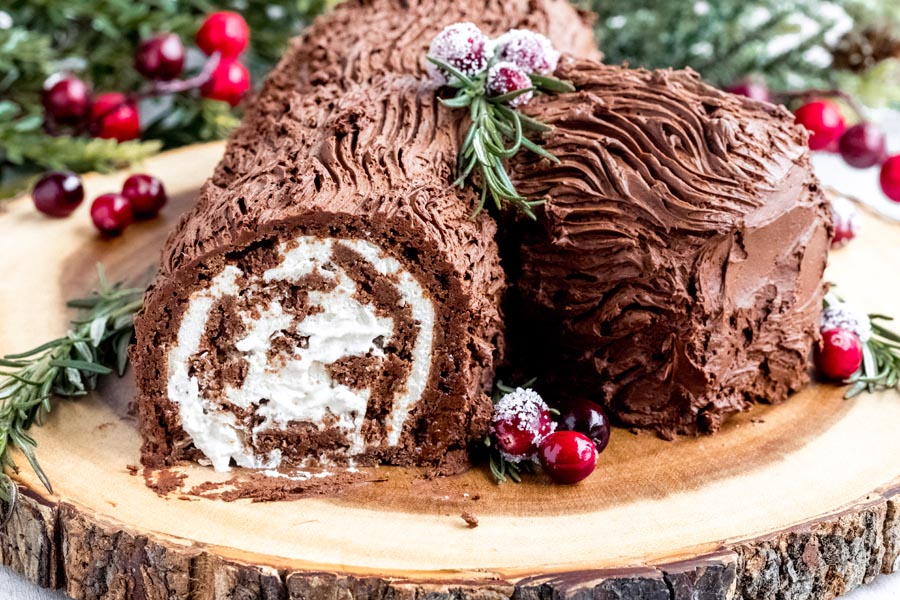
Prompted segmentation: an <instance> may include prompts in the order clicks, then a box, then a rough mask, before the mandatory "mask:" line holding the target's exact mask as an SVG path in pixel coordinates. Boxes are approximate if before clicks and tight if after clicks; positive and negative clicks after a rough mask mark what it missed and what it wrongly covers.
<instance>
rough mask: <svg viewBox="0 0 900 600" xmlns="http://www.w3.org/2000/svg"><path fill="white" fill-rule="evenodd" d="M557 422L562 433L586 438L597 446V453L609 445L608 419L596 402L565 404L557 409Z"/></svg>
mask: <svg viewBox="0 0 900 600" xmlns="http://www.w3.org/2000/svg"><path fill="white" fill-rule="evenodd" d="M557 422H558V423H559V429H560V430H562V431H577V432H578V433H583V434H584V435H586V436H588V437H589V438H590V439H591V440H592V441H593V442H594V445H595V446H597V452H598V453H599V452H603V450H604V449H606V446H607V444H609V435H610V429H609V419H608V418H607V417H606V411H604V410H603V407H602V406H600V405H599V404H597V403H596V402H591V401H590V400H584V399H579V400H570V401H568V402H566V403H565V404H563V405H562V406H561V407H560V409H559V419H558V420H557Z"/></svg>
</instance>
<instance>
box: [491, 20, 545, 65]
mask: <svg viewBox="0 0 900 600" xmlns="http://www.w3.org/2000/svg"><path fill="white" fill-rule="evenodd" d="M494 54H495V56H496V57H497V58H498V59H499V60H501V61H507V62H511V63H513V64H516V65H518V66H520V67H522V68H523V69H525V71H526V72H527V73H538V74H540V75H552V74H553V72H554V71H556V66H557V65H558V64H559V51H558V50H556V48H554V47H553V43H552V42H551V41H550V40H549V39H547V37H546V36H544V35H541V34H540V33H535V32H534V31H530V30H528V29H511V30H510V31H508V32H507V33H504V34H503V35H501V36H500V37H499V38H498V39H497V42H496V45H495V49H494Z"/></svg>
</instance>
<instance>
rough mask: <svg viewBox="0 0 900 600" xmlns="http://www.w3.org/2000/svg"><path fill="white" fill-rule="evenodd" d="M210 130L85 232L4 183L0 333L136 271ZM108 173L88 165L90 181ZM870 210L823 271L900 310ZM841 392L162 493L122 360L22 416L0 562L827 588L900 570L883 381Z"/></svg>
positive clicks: (55, 576) (212, 578)
mask: <svg viewBox="0 0 900 600" xmlns="http://www.w3.org/2000/svg"><path fill="white" fill-rule="evenodd" d="M221 152H222V145H220V144H210V145H204V146H197V147H193V148H189V149H182V150H178V151H175V152H171V153H167V154H163V155H160V156H158V157H156V158H153V159H151V160H149V161H148V162H147V163H146V164H145V165H143V166H142V167H141V169H140V170H142V171H147V172H150V173H153V174H155V175H158V176H160V177H161V178H162V179H163V180H164V181H165V183H166V185H167V187H168V189H169V192H170V196H172V201H171V204H170V205H169V206H168V207H167V208H166V209H165V211H164V216H163V218H161V219H158V220H154V221H150V222H145V223H140V224H138V225H136V226H134V227H133V228H131V229H129V230H128V231H127V232H126V233H125V235H124V236H122V237H121V238H119V239H115V240H112V241H104V240H100V239H99V238H97V237H96V236H95V234H94V231H93V228H92V226H91V224H90V218H89V216H88V207H87V204H88V203H87V202H86V203H85V206H83V207H82V208H80V209H79V210H78V211H77V212H76V213H75V214H74V215H73V216H72V217H71V218H69V219H63V220H51V219H46V218H44V217H42V216H40V215H39V214H38V213H37V212H36V211H35V210H34V209H33V207H32V206H31V204H30V200H29V199H27V198H24V199H20V200H16V201H13V202H11V203H7V204H6V205H2V206H3V207H2V208H0V211H2V212H0V256H3V257H4V259H3V262H2V263H0V265H2V266H0V290H2V293H0V315H2V323H0V353H9V352H15V351H21V350H24V349H27V348H30V347H32V346H34V345H36V344H37V343H40V342H42V341H45V340H46V339H49V338H50V337H52V336H56V335H59V334H61V333H63V332H64V331H65V328H66V321H67V319H68V318H69V316H71V315H66V314H65V312H64V311H63V310H62V309H61V307H62V306H63V304H64V302H65V300H66V299H68V298H70V297H73V296H78V295H82V294H83V293H85V292H86V291H88V290H90V289H92V288H93V287H94V286H95V284H96V279H95V276H94V268H95V263H96V262H98V261H100V262H102V263H103V264H104V265H105V266H106V268H107V271H108V272H109V275H110V278H131V279H140V278H141V277H145V276H146V275H145V274H146V273H147V272H148V269H150V268H152V267H153V265H154V264H155V263H156V260H157V253H158V250H159V248H160V247H161V245H162V243H163V241H164V239H165V237H166V235H167V232H168V230H169V229H170V228H171V227H172V225H173V224H174V222H175V220H176V219H177V217H178V214H179V212H180V211H181V210H183V209H184V208H185V207H187V206H188V205H189V204H190V203H191V202H192V200H193V198H194V196H195V194H196V191H197V190H198V189H199V187H200V185H202V183H203V181H204V180H205V179H206V177H207V176H208V175H209V174H210V172H211V171H212V168H213V166H214V165H215V163H216V162H217V161H218V159H219V157H220V156H221ZM125 176H126V174H122V173H120V174H114V175H108V176H99V175H92V176H89V177H87V178H86V180H85V184H86V188H87V192H88V195H89V197H93V196H95V195H97V194H99V193H103V192H107V191H115V190H117V189H118V188H119V186H120V185H121V182H122V181H123V180H124V178H125ZM863 226H864V233H863V235H862V236H861V237H860V238H859V239H857V240H856V241H854V242H853V243H852V244H851V245H850V246H849V247H848V248H846V249H843V250H839V251H837V252H835V253H833V255H832V259H831V265H830V266H829V271H828V277H829V279H830V280H832V281H835V282H836V283H837V284H838V286H839V288H838V289H839V291H840V293H841V295H842V296H844V297H845V298H846V299H848V300H852V301H854V302H858V303H859V304H860V305H861V306H863V307H865V308H866V310H868V311H873V312H874V311H879V312H885V313H888V314H892V313H893V314H900V310H898V305H897V298H898V294H900V282H898V280H897V277H896V273H897V272H898V267H900V252H898V250H900V226H897V225H894V224H888V223H886V222H884V221H880V220H877V219H876V218H874V217H871V216H868V215H866V216H865V218H864V223H863ZM842 393H843V390H842V389H840V388H837V387H834V386H828V385H814V386H811V387H809V388H808V389H806V390H804V391H803V392H802V393H800V394H797V395H796V396H795V397H794V398H792V399H791V400H790V401H789V402H787V403H786V404H783V405H780V406H774V407H772V406H760V407H757V408H755V409H754V410H752V411H750V412H748V413H745V414H742V415H740V416H738V417H737V418H735V419H733V420H732V421H731V422H729V423H728V425H727V426H726V427H725V428H724V429H723V430H722V431H721V432H720V433H719V434H717V435H715V436H707V437H700V438H696V439H680V440H678V441H675V442H666V441H663V440H660V439H657V438H656V437H653V436H651V435H634V434H632V433H630V432H628V431H625V430H621V429H616V430H614V431H613V436H612V441H611V443H610V447H609V449H608V450H607V451H606V452H605V453H604V454H603V455H601V458H600V462H599V465H598V470H597V472H596V473H595V474H594V476H592V477H591V478H589V479H588V480H587V481H586V482H584V483H583V484H580V485H577V486H571V487H563V486H556V485H552V484H550V483H549V481H548V480H546V479H545V478H543V477H542V476H535V477H532V478H529V479H528V480H527V481H526V482H525V483H523V484H521V485H514V484H506V485H502V486H497V485H495V484H494V483H493V482H492V481H491V479H490V478H489V475H488V474H487V471H486V469H483V468H476V469H473V470H471V471H469V472H468V473H465V474H463V475H460V476H456V477H451V478H444V479H438V480H426V479H423V478H421V477H420V476H419V475H418V474H417V473H415V472H412V471H409V470H403V469H397V468H381V469H377V470H376V471H374V472H372V473H370V474H369V477H368V480H367V482H365V483H362V484H359V485H356V486H354V487H352V488H351V489H349V490H347V491H346V492H345V493H343V494H341V495H340V496H337V497H319V498H307V499H302V500H295V501H289V502H288V501H285V502H268V503H253V502H250V501H247V500H240V501H236V502H224V501H221V500H213V499H206V498H197V497H195V496H184V494H183V491H184V490H186V489H188V488H189V487H191V486H193V485H195V484H198V483H203V482H209V481H224V480H225V479H227V478H228V477H229V476H228V475H223V474H216V473H213V472H212V470H211V469H210V468H207V467H202V466H199V465H183V466H179V467H177V469H176V471H177V472H178V473H179V474H183V475H184V476H185V477H186V479H185V481H184V482H183V484H182V489H179V490H175V491H173V492H172V493H170V494H168V495H166V496H160V495H158V494H157V493H155V492H154V491H152V490H151V489H149V488H148V487H147V486H146V485H145V482H144V478H143V477H142V476H140V474H139V475H134V474H133V473H132V472H131V470H129V468H128V466H129V465H137V464H138V463H139V447H140V438H139V436H138V433H137V429H136V427H135V422H134V419H133V417H132V416H130V415H129V412H128V406H129V403H130V401H131V400H132V398H133V396H134V385H133V381H132V379H131V376H130V375H126V377H125V378H123V379H121V380H116V379H112V380H109V381H107V383H106V384H105V385H104V386H103V387H102V389H101V390H100V391H99V392H98V393H95V394H93V395H91V396H89V397H87V398H84V399H82V400H79V401H77V402H69V401H59V402H57V404H56V406H55V408H54V411H53V413H52V416H51V418H50V419H49V421H48V423H47V424H46V425H45V426H44V427H42V428H39V429H35V430H33V433H34V435H35V437H36V439H37V441H38V444H39V446H38V456H39V458H40V460H41V463H42V465H43V466H44V469H45V471H46V472H47V475H48V476H49V478H50V480H51V481H52V482H53V485H54V492H55V493H54V494H53V495H50V494H48V493H47V492H46V491H45V490H43V489H42V488H41V486H40V484H39V482H38V481H37V479H36V478H35V477H34V475H33V474H32V473H31V472H30V471H27V470H25V469H23V470H22V472H21V473H20V474H19V475H18V476H17V481H18V482H19V485H20V490H21V494H20V496H21V498H20V502H19V503H18V506H17V508H16V511H15V513H14V515H13V517H12V519H11V520H10V522H9V523H8V525H7V526H6V527H5V531H3V535H0V562H2V564H5V565H9V566H11V567H12V568H14V569H15V570H16V571H18V572H20V573H22V574H24V575H25V576H26V577H27V578H28V579H30V580H32V581H35V582H37V583H38V584H40V585H42V586H45V587H50V588H60V589H64V590H65V591H66V593H68V594H69V595H70V596H72V597H73V598H79V599H80V598H85V599H87V598H90V599H94V598H121V599H131V598H138V599H144V598H147V599H157V598H160V599H162V598H172V599H175V598H179V599H180V598H190V599H207V598H209V599H212V598H239V599H242V600H250V599H288V598H290V599H307V598H316V599H317V598H322V599H328V600H332V599H334V600H338V599H349V598H420V597H428V598H479V599H488V598H510V597H514V598H519V599H523V600H524V599H544V598H548V599H549V598H591V599H597V600H600V599H604V598H650V599H655V598H659V599H676V598H677V599H681V598H696V599H701V598H702V599H706V598H723V599H725V598H748V599H749V598H752V599H769V598H771V599H775V598H789V599H793V598H831V597H834V596H837V595H840V594H841V593H843V592H845V591H848V590H850V589H852V588H854V587H856V586H859V585H861V584H863V583H864V582H867V581H870V580H871V579H872V578H874V577H875V576H876V575H877V574H878V573H882V572H884V573H888V572H893V571H896V570H898V569H900V394H897V393H896V392H893V391H892V392H885V393H881V394H878V395H866V396H862V397H860V398H857V399H855V400H852V401H845V400H843V399H842ZM19 463H20V464H24V460H23V459H21V457H19ZM463 512H468V513H471V514H473V515H475V516H476V517H477V518H478V521H479V525H478V527H476V528H469V527H468V526H467V524H466V522H465V521H464V520H463V519H462V518H461V516H460V515H461V514H462V513H463Z"/></svg>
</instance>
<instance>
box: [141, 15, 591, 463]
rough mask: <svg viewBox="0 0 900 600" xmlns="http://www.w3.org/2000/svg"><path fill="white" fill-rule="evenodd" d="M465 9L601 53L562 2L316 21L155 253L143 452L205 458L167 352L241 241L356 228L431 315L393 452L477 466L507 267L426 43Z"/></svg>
mask: <svg viewBox="0 0 900 600" xmlns="http://www.w3.org/2000/svg"><path fill="white" fill-rule="evenodd" d="M462 20H472V21H474V22H476V24H478V25H479V26H480V27H482V28H483V30H484V31H485V32H486V33H488V34H490V35H498V34H500V33H502V32H504V31H506V30H508V29H510V28H513V27H528V28H532V29H534V30H536V31H541V32H543V33H546V34H547V35H549V36H550V37H551V39H553V41H554V43H555V44H556V45H558V46H559V47H560V48H563V49H567V50H571V51H575V52H584V53H586V54H589V55H594V54H596V51H595V50H594V46H593V40H592V38H591V33H590V27H589V24H588V23H587V22H586V20H585V19H584V18H583V17H582V16H581V15H580V14H579V13H577V12H576V11H575V10H574V9H573V8H571V7H570V6H569V5H568V3H567V2H566V1H565V0H517V1H513V2H506V1H504V2H501V1H499V0H490V1H487V2H485V1H483V0H482V1H475V0H462V1H459V0H453V1H450V0H439V1H427V2H406V1H402V0H373V1H365V2H348V3H346V4H344V5H342V6H341V7H339V8H337V9H336V10H335V12H334V13H332V14H331V15H329V16H326V17H324V18H321V19H319V20H317V21H316V22H315V24H313V25H312V26H311V27H310V28H309V29H308V30H307V32H306V33H305V34H304V36H302V37H301V38H300V39H299V40H298V41H296V42H295V43H294V44H293V45H292V47H291V49H290V50H289V51H288V52H287V53H286V55H285V57H284V58H283V60H282V61H281V63H280V64H279V65H278V67H276V69H275V70H274V71H273V72H272V74H271V75H270V77H269V78H268V80H267V81H266V83H265V85H264V87H263V89H262V91H261V93H260V94H259V96H258V98H257V99H256V101H255V103H254V104H253V106H252V108H251V109H250V110H249V112H248V114H247V116H246V117H245V119H244V121H243V123H242V124H241V126H240V127H239V128H238V130H237V131H236V132H235V133H234V134H233V136H232V137H231V139H230V140H229V143H228V147H227V150H226V154H225V157H224V159H223V160H222V162H221V164H220V165H219V166H218V168H217V169H216V172H215V174H214V175H213V177H212V179H211V180H210V181H209V182H208V183H207V184H206V186H205V187H204V189H203V191H202V193H201V196H200V198H199V200H198V202H197V205H196V206H195V208H194V209H193V210H191V211H189V212H188V213H187V214H186V215H184V216H183V218H182V219H181V221H180V222H179V224H178V226H177V227H176V229H175V231H174V232H173V233H172V235H171V237H170V238H169V240H168V242H167V244H166V246H165V249H164V250H163V258H162V265H161V269H160V274H159V276H158V278H157V280H156V281H155V283H154V284H153V286H152V287H151V289H150V290H149V292H148V295H147V298H146V302H145V309H144V311H143V313H142V314H141V315H140V316H139V317H138V318H137V319H136V331H137V345H136V346H135V350H134V351H133V353H132V357H133V362H134V366H135V372H136V374H137V378H138V382H139V386H140V390H141V395H140V398H139V413H140V417H141V426H142V432H143V435H144V437H145V445H144V454H143V458H144V462H145V463H146V464H148V465H150V466H159V465H162V464H167V463H171V462H172V461H173V460H178V459H181V458H190V457H197V453H196V452H195V451H194V450H193V449H192V447H191V442H190V439H189V437H188V436H187V435H186V434H185V432H184V431H183V430H182V429H181V426H180V420H179V416H178V409H177V406H175V405H174V404H173V403H172V402H171V401H170V400H169V399H168V398H167V393H166V381H167V374H166V349H167V347H168V345H169V344H171V343H172V340H173V339H174V336H175V335H176V333H177V328H178V324H179V322H180V318H181V314H182V313H183V311H184V310H185V306H186V304H187V302H188V298H189V296H190V294H191V293H192V292H193V291H195V290H197V289H198V288H201V287H203V286H204V285H207V284H208V281H209V279H210V278H211V277H213V276H214V275H215V274H216V273H218V272H219V271H221V269H222V268H223V266H224V265H225V264H226V263H228V262H231V261H234V260H241V257H242V256H244V255H245V253H246V252H247V251H248V249H251V248H254V247H259V246H260V244H267V243H270V240H273V239H282V240H284V239H293V237H294V236H296V235H297V233H298V232H302V233H303V234H305V235H321V236H329V237H363V238H365V239H369V240H373V241H376V242H377V243H378V244H379V245H380V246H381V247H382V248H384V249H386V250H388V251H389V252H392V253H393V255H394V257H395V258H396V259H398V260H399V261H401V263H403V264H405V265H406V267H407V268H408V269H409V270H410V271H411V272H413V273H414V274H415V275H416V276H417V278H418V279H419V280H420V281H421V282H422V284H423V285H424V287H426V288H427V290H428V291H429V293H430V294H431V297H432V299H433V300H434V302H435V304H436V306H437V310H438V313H439V320H438V323H437V326H436V337H435V342H434V347H435V353H434V354H435V356H434V358H433V361H434V362H433V363H432V367H431V376H430V380H429V384H428V389H427V390H426V393H425V395H423V400H422V401H420V402H419V405H418V406H417V408H416V413H415V414H413V415H412V417H411V418H410V420H409V422H410V423H411V425H408V426H407V427H408V428H409V430H408V431H406V432H405V433H404V437H403V439H402V443H401V446H400V448H398V449H397V450H396V451H394V452H392V453H391V454H384V455H379V456H375V457H373V458H374V459H376V460H381V461H386V462H392V463H394V464H411V463H419V464H432V465H438V466H439V468H440V469H441V470H443V471H453V470H458V469H459V468H461V467H462V466H464V465H466V464H468V459H467V456H466V448H467V446H468V445H469V444H470V443H471V442H474V441H475V440H478V439H480V438H481V437H482V436H483V435H484V434H485V432H486V430H487V422H488V419H489V416H490V410H491V404H490V399H489V397H488V395H487V393H486V392H487V391H489V389H490V386H491V384H492V382H493V377H494V368H495V365H496V363H497V362H498V361H499V360H500V359H501V358H502V353H503V348H504V342H503V335H502V333H503V318H502V314H501V311H500V305H501V299H502V296H503V294H504V290H505V287H506V281H505V276H504V273H503V269H502V267H501V265H500V258H499V253H498V249H497V245H496V242H495V234H496V224H495V222H494V220H493V219H492V218H490V217H489V216H488V215H487V214H482V215H481V216H479V217H478V218H474V219H473V218H471V215H472V213H473V210H474V208H475V206H476V204H477V195H476V193H475V192H474V191H473V190H471V189H459V188H454V187H451V185H450V182H451V181H452V180H453V178H454V169H455V164H456V154H457V147H458V140H459V138H460V135H459V133H460V127H461V126H462V123H461V119H460V115H459V111H450V110H449V109H447V108H446V107H444V106H442V105H441V104H440V103H439V102H438V99H437V96H436V91H437V87H436V85H435V84H434V83H432V82H429V81H428V80H427V78H426V77H425V61H424V56H425V53H426V50H427V48H428V44H429V43H430V41H431V39H432V38H433V37H434V36H435V35H436V34H437V33H438V32H439V31H440V30H441V29H442V28H443V27H444V26H446V25H448V24H451V23H454V22H458V21H462Z"/></svg>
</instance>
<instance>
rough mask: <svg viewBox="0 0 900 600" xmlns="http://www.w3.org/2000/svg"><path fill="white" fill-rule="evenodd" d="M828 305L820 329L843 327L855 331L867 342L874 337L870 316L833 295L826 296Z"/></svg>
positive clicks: (827, 329)
mask: <svg viewBox="0 0 900 600" xmlns="http://www.w3.org/2000/svg"><path fill="white" fill-rule="evenodd" d="M826 301H827V302H828V307H827V308H825V310H823V311H822V317H821V319H820V320H819V329H820V330H821V331H830V330H832V329H843V330H845V331H849V332H851V333H855V334H856V335H857V336H858V337H859V341H861V342H863V343H866V342H868V341H869V339H870V338H871V337H872V323H871V322H870V321H869V316H868V315H867V314H866V313H865V312H863V311H861V310H859V309H858V308H856V307H855V306H853V305H851V304H848V303H846V302H841V301H840V300H838V299H837V298H835V297H834V296H833V295H831V294H829V295H828V297H826Z"/></svg>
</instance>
